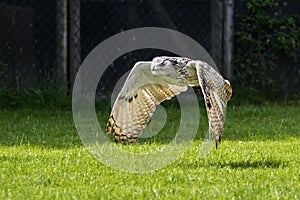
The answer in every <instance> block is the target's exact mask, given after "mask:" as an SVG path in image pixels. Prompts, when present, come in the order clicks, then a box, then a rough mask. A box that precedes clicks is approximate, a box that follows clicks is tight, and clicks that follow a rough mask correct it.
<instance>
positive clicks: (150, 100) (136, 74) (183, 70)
mask: <svg viewBox="0 0 300 200" xmlns="http://www.w3.org/2000/svg"><path fill="white" fill-rule="evenodd" d="M187 86H198V87H200V88H201V91H202V93H203V96H204V100H205V105H206V110H207V115H208V120H209V133H210V134H213V135H214V137H215V139H216V145H217V144H218V143H219V142H220V141H221V134H222V131H223V127H224V122H225V113H226V106H227V101H228V100H229V99H230V97H231V94H232V89H231V86H230V83H229V81H227V80H224V79H223V77H222V76H221V75H220V74H219V73H218V72H217V71H215V70H214V69H213V68H212V67H211V66H210V65H208V64H207V63H205V62H202V61H196V60H191V59H188V58H182V57H164V56H163V57H156V58H154V59H153V61H152V62H138V63H136V64H135V66H134V67H133V69H132V70H131V73H130V74H129V76H128V78H127V80H126V81H125V84H124V86H123V88H122V90H121V91H120V93H119V95H118V97H117V99H116V102H115V104H114V106H113V109H112V112H111V114H110V117H109V120H108V123H107V127H106V133H107V134H110V133H111V132H112V133H113V135H114V139H115V141H116V142H122V143H128V142H129V143H134V142H136V141H137V139H138V137H139V136H140V135H141V134H142V132H143V130H144V128H145V127H146V125H147V124H148V123H149V120H150V118H151V116H152V115H153V113H154V111H155V108H156V105H158V104H160V103H161V102H163V101H165V100H169V99H171V98H172V97H174V96H175V95H178V94H180V93H181V92H184V91H186V90H187Z"/></svg>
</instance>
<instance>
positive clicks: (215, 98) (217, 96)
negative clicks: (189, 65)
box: [195, 61, 232, 147]
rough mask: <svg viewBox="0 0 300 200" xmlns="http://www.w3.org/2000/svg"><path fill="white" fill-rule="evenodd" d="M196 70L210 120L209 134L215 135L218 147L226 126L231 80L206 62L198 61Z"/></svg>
mask: <svg viewBox="0 0 300 200" xmlns="http://www.w3.org/2000/svg"><path fill="white" fill-rule="evenodd" d="M195 67H196V71H197V76H198V81H199V85H200V87H201V90H202V93H203V96H204V101H205V106H206V111H207V116H208V122H209V134H212V135H214V138H215V139H216V147H217V145H218V143H220V142H221V135H222V131H223V128H224V122H225V114H226V107H227V102H228V101H229V99H230V97H231V94H232V88H231V85H230V82H229V81H228V80H225V79H224V78H223V77H222V76H221V75H220V74H219V73H218V72H217V71H215V69H213V68H212V67H211V66H210V65H208V64H207V63H205V62H201V61H197V62H196V65H195Z"/></svg>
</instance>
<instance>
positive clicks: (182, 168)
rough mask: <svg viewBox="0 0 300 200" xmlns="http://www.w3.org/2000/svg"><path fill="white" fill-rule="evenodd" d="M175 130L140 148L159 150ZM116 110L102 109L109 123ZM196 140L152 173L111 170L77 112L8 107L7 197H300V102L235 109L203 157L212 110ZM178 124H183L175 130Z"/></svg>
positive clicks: (3, 171) (3, 135) (2, 183)
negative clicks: (84, 140)
mask: <svg viewBox="0 0 300 200" xmlns="http://www.w3.org/2000/svg"><path fill="white" fill-rule="evenodd" d="M167 111H168V113H171V114H172V119H171V120H170V122H167V124H166V126H167V129H163V130H162V133H161V134H158V135H156V136H155V137H153V138H151V139H148V140H147V139H144V140H141V141H140V143H139V144H137V145H134V146H133V147H130V148H132V149H133V150H135V151H136V150H137V149H155V148H157V147H158V146H161V145H164V144H165V143H167V142H168V141H169V140H170V139H171V137H170V136H169V135H171V136H172V133H170V132H168V129H170V131H175V130H176V126H174V124H172V123H175V122H176V118H178V117H180V115H179V112H178V110H177V109H176V107H172V106H169V107H168V109H167ZM108 112H109V110H108V109H107V108H105V109H103V112H99V119H104V118H105V120H101V125H102V126H104V125H105V123H106V118H107V115H108ZM201 114H202V116H204V117H202V118H201V121H200V122H201V123H200V127H199V132H201V134H200V133H198V135H197V137H196V139H195V141H193V142H192V144H191V146H190V147H189V148H188V150H187V151H186V152H185V154H184V155H183V156H182V157H181V158H180V159H179V160H177V161H176V162H175V163H173V164H171V165H169V166H167V167H165V168H163V169H160V170H157V171H154V172H151V173H144V174H132V173H126V172H121V171H118V170H115V169H113V168H109V167H107V166H105V165H103V164H102V163H100V162H99V161H98V160H97V159H95V158H94V157H93V156H92V155H91V154H90V153H89V152H88V151H87V150H86V149H85V147H84V146H83V145H82V144H81V141H80V139H79V137H78V135H77V132H76V130H75V128H74V125H73V119H72V113H71V112H69V111H59V110H51V111H50V110H34V109H28V110H26V109H19V110H1V111H0V127H1V129H0V199H108V198H111V199H140V198H144V199H299V198H300V158H299V155H300V137H299V136H300V107H299V106H278V105H267V106H249V105H247V106H232V105H229V109H228V111H227V121H226V126H225V130H224V134H223V142H222V143H221V145H220V148H219V149H218V150H213V151H212V152H211V153H210V154H209V156H208V157H207V158H206V159H200V157H199V150H200V147H201V139H200V138H201V137H203V135H204V133H205V132H206V130H207V122H206V117H205V110H204V109H201ZM174 127H175V128H174Z"/></svg>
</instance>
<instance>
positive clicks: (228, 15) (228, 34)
mask: <svg viewBox="0 0 300 200" xmlns="http://www.w3.org/2000/svg"><path fill="white" fill-rule="evenodd" d="M233 12H234V10H233V0H224V17H223V20H224V29H223V35H224V36H223V38H224V40H223V66H224V76H225V77H226V78H227V79H231V76H232V64H233V63H232V61H233V52H232V51H233Z"/></svg>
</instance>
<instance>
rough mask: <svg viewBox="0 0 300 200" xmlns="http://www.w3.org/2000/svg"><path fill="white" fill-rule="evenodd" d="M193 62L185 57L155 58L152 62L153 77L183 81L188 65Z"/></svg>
mask: <svg viewBox="0 0 300 200" xmlns="http://www.w3.org/2000/svg"><path fill="white" fill-rule="evenodd" d="M189 61H191V59H189V58H183V57H167V56H160V57H155V58H154V59H153V60H152V64H151V72H152V74H153V75H157V76H165V77H168V78H169V79H181V78H182V77H183V76H184V75H185V72H186V69H185V67H186V64H187V63H188V62H189Z"/></svg>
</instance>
